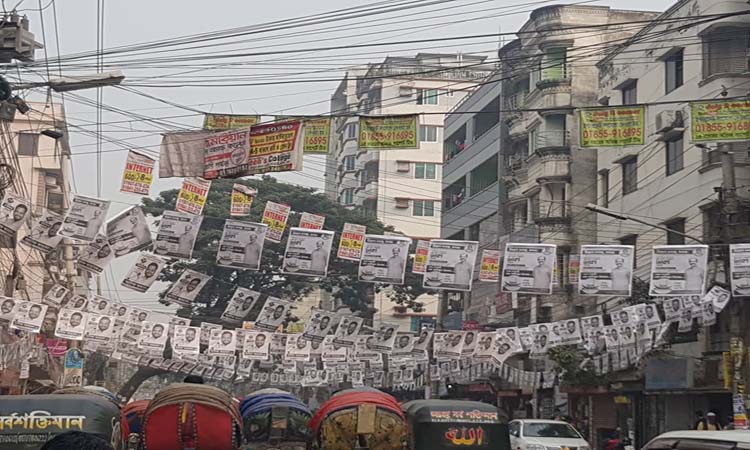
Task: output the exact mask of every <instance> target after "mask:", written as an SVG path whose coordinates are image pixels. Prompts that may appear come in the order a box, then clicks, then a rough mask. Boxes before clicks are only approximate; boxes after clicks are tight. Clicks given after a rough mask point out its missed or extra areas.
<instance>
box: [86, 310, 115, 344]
mask: <svg viewBox="0 0 750 450" xmlns="http://www.w3.org/2000/svg"><path fill="white" fill-rule="evenodd" d="M83 338H84V339H85V340H86V341H93V342H95V343H97V344H109V343H111V342H112V341H114V339H115V338H116V336H115V318H114V317H113V316H108V315H102V314H96V313H90V314H89V315H88V319H87V320H86V330H85V331H84V334H83Z"/></svg>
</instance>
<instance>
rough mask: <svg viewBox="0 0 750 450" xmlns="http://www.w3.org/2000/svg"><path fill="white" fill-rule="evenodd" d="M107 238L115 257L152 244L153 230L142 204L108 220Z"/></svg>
mask: <svg viewBox="0 0 750 450" xmlns="http://www.w3.org/2000/svg"><path fill="white" fill-rule="evenodd" d="M107 239H109V245H110V246H111V247H112V250H114V252H115V257H117V258H119V257H120V256H125V255H127V254H128V253H133V252H137V251H139V250H144V249H147V248H149V247H150V246H151V243H152V239H151V230H149V228H148V222H146V215H145V214H143V209H141V207H140V206H132V207H130V208H128V209H126V210H125V211H123V212H121V213H120V214H118V215H116V216H115V217H113V218H112V219H110V220H108V221H107Z"/></svg>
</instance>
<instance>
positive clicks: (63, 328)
mask: <svg viewBox="0 0 750 450" xmlns="http://www.w3.org/2000/svg"><path fill="white" fill-rule="evenodd" d="M87 316H88V314H87V313H85V312H81V311H76V310H73V309H62V310H60V312H59V313H58V314H57V326H56V327H55V336H56V337H59V338H61V339H70V340H73V341H80V340H82V339H83V333H84V332H85V331H86V323H87V322H88V317H87Z"/></svg>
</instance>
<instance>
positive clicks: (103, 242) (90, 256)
mask: <svg viewBox="0 0 750 450" xmlns="http://www.w3.org/2000/svg"><path fill="white" fill-rule="evenodd" d="M114 258H115V255H114V253H113V252H112V248H111V247H110V246H109V242H107V237H106V236H104V235H103V234H97V235H96V237H95V238H94V240H93V241H91V242H89V243H88V244H87V245H86V246H85V247H84V248H83V250H82V251H81V254H80V255H79V256H78V267H79V268H80V269H81V270H85V271H86V272H89V273H91V274H94V275H101V273H102V272H104V269H106V268H107V266H109V263H110V262H111V261H112V260H113V259H114Z"/></svg>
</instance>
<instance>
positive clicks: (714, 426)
mask: <svg viewBox="0 0 750 450" xmlns="http://www.w3.org/2000/svg"><path fill="white" fill-rule="evenodd" d="M696 429H697V430H707V431H719V430H721V424H720V423H719V421H718V420H717V418H716V413H714V412H709V413H708V414H706V420H705V422H700V423H698V428H696Z"/></svg>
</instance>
